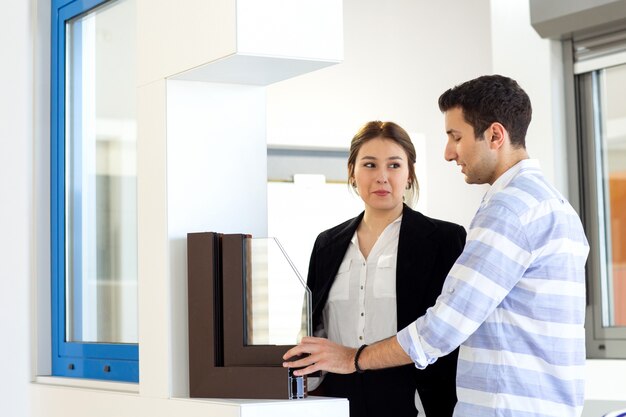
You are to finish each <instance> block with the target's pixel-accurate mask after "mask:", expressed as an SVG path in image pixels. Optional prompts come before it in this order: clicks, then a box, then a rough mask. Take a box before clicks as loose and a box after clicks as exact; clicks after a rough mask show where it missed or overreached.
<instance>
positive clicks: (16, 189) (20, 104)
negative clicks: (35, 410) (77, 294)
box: [0, 2, 34, 416]
mask: <svg viewBox="0 0 626 417" xmlns="http://www.w3.org/2000/svg"><path fill="white" fill-rule="evenodd" d="M2 9H3V12H2V13H0V28H2V29H0V30H1V31H2V32H1V34H0V56H2V57H3V60H2V61H3V64H2V65H0V91H2V93H1V98H0V195H1V196H2V197H0V198H1V200H0V207H1V208H0V230H1V231H2V233H1V234H0V254H1V255H0V288H2V290H1V291H0V309H1V312H0V335H2V336H0V337H1V338H2V342H1V345H0V356H2V366H0V369H1V372H2V378H0V415H2V416H26V415H29V413H30V409H31V406H32V403H31V399H30V396H29V390H28V383H29V381H30V376H31V355H30V354H31V352H32V351H33V350H32V349H31V343H32V341H33V340H34V339H33V332H32V331H31V329H32V327H31V320H32V315H33V312H34V310H33V309H32V308H31V306H32V303H31V291H32V285H31V282H30V281H31V278H32V274H33V267H32V252H33V244H34V241H33V236H32V233H33V229H32V222H33V210H32V205H33V192H34V190H33V149H34V148H33V133H34V128H33V126H34V125H33V122H34V115H33V91H34V85H33V82H32V81H33V42H34V39H33V36H34V31H33V22H32V19H33V16H34V14H33V13H34V11H33V9H32V4H31V3H30V2H8V3H6V4H3V5H2ZM9 57H10V58H9ZM9 63H10V64H9Z"/></svg>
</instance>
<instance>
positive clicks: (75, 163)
mask: <svg viewBox="0 0 626 417" xmlns="http://www.w3.org/2000/svg"><path fill="white" fill-rule="evenodd" d="M106 2H107V1H106V0H52V13H51V14H52V45H51V50H52V68H51V72H52V79H51V89H52V91H51V147H50V154H51V183H50V186H51V207H50V210H51V277H52V287H51V289H52V290H51V295H52V374H53V375H55V376H67V377H79V378H91V379H104V380H113V381H128V382H138V380H139V363H138V344H137V343H136V337H135V338H134V340H131V341H130V342H129V341H128V340H122V341H119V340H116V341H115V342H110V341H108V340H101V339H100V338H96V339H89V338H88V337H84V335H83V331H82V329H83V328H85V323H83V319H84V317H83V311H84V308H85V305H84V304H88V303H90V302H91V300H86V299H84V297H83V296H81V294H83V291H82V288H81V285H83V279H82V277H81V276H80V275H81V274H82V271H83V270H84V268H83V266H82V265H81V264H82V262H83V259H84V257H85V256H86V255H85V254H83V253H82V248H83V245H82V242H81V239H82V237H81V236H82V235H81V234H80V233H75V231H76V230H79V229H80V228H81V227H83V225H82V224H81V223H82V222H83V221H84V220H83V216H84V215H85V214H86V213H84V208H83V207H82V206H81V204H80V203H76V201H79V200H78V199H75V198H73V197H75V196H79V195H80V194H81V193H82V192H83V191H84V192H87V191H85V190H82V189H81V187H80V181H78V182H76V181H73V180H74V178H73V176H76V175H81V171H82V170H83V161H82V159H81V155H82V154H81V149H80V147H81V146H82V145H81V143H82V141H81V138H76V137H73V138H72V140H71V142H72V146H71V147H70V144H69V140H68V134H69V132H66V130H72V131H76V132H80V130H81V129H77V128H79V127H80V126H79V125H80V123H81V122H80V118H76V120H72V122H71V123H70V124H68V122H67V121H66V120H67V119H66V116H67V113H68V112H69V111H70V110H69V104H68V103H67V101H68V97H69V98H71V102H72V108H73V110H72V111H75V112H76V111H78V112H80V111H82V110H81V108H82V106H83V103H82V101H81V95H80V94H76V93H77V92H76V88H74V87H75V86H74V84H75V83H76V80H78V81H80V77H81V76H82V74H81V73H80V70H79V71H76V72H75V73H73V74H72V81H71V83H72V88H70V89H67V87H68V86H67V85H66V83H68V81H67V80H68V76H67V74H68V71H69V70H70V68H68V66H69V64H68V62H70V61H71V60H70V59H68V57H67V56H66V54H67V53H71V54H73V56H72V57H71V58H72V59H74V60H78V61H80V60H81V55H80V54H81V53H82V50H83V48H82V47H81V44H80V43H81V37H80V36H75V37H71V41H70V42H71V44H70V45H71V47H68V46H67V45H68V43H67V39H68V37H70V33H66V32H68V30H69V29H68V27H70V26H69V25H68V22H69V21H70V20H71V19H74V18H77V17H79V16H81V15H84V14H86V13H88V12H90V11H92V10H94V9H95V8H96V7H99V6H102V5H103V4H104V3H106ZM76 85H80V83H78V84H76ZM72 123H73V124H74V125H73V126H72ZM75 136H76V135H75ZM70 148H71V149H70ZM68 152H70V153H69V156H68ZM67 159H71V160H72V167H71V169H70V170H69V171H68V165H66V164H69V163H70V161H68V160H67ZM68 172H69V174H68ZM94 177H95V176H94ZM94 181H95V180H94ZM98 181H102V180H101V179H99V180H98ZM107 181H108V180H107ZM77 184H78V185H77ZM108 184H109V183H108V182H107V186H110V185H108ZM132 186H133V187H134V186H135V185H134V183H133V185H132ZM68 192H69V193H71V196H70V198H68V197H67V193H68ZM94 199H95V198H94ZM68 211H71V213H72V215H71V216H69V217H68V214H67V213H68ZM68 219H70V220H68ZM68 223H73V224H68ZM74 223H75V224H74ZM68 231H69V232H68ZM68 234H69V235H71V236H68ZM68 242H69V243H68ZM68 248H69V249H68ZM68 252H69V253H68ZM84 255H85V256H84ZM131 263H132V262H131ZM69 270H72V271H75V274H76V275H78V279H74V280H73V281H72V286H73V287H72V288H69V289H68V279H67V278H66V277H67V274H68V271H69ZM135 285H136V282H135ZM135 288H136V287H135ZM68 303H69V304H68ZM68 310H69V311H70V313H68ZM96 314H105V315H106V312H105V313H100V312H99V311H98V312H97V313H96ZM70 316H71V317H70ZM99 319H101V318H99ZM103 320H104V321H105V322H106V320H107V318H106V317H105V318H104V319H103ZM68 323H71V326H70V325H68ZM105 339H106V338H105ZM85 340H89V341H85Z"/></svg>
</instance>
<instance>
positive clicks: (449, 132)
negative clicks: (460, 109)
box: [446, 129, 461, 135]
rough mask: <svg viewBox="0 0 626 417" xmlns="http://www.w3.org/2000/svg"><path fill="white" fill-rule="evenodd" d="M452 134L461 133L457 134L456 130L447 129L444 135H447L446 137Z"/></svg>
mask: <svg viewBox="0 0 626 417" xmlns="http://www.w3.org/2000/svg"><path fill="white" fill-rule="evenodd" d="M452 133H461V132H459V131H458V130H456V129H448V130H446V134H447V135H450V134H452Z"/></svg>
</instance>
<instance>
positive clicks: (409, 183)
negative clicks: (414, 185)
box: [406, 181, 411, 190]
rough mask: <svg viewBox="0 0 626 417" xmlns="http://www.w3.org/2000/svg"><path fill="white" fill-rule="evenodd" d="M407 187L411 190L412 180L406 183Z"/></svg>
mask: <svg viewBox="0 0 626 417" xmlns="http://www.w3.org/2000/svg"><path fill="white" fill-rule="evenodd" d="M406 189H407V190H410V189H411V182H410V181H409V182H407V183H406Z"/></svg>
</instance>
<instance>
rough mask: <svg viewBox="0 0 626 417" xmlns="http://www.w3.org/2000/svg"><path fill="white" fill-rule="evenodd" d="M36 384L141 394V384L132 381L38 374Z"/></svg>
mask: <svg viewBox="0 0 626 417" xmlns="http://www.w3.org/2000/svg"><path fill="white" fill-rule="evenodd" d="M34 382H35V383H36V384H42V385H54V386H58V387H69V388H86V389H95V390H102V391H115V392H124V393H128V394H139V384H135V383H130V382H111V381H99V380H96V379H79V378H63V377H57V376H37V377H35V381H34Z"/></svg>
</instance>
